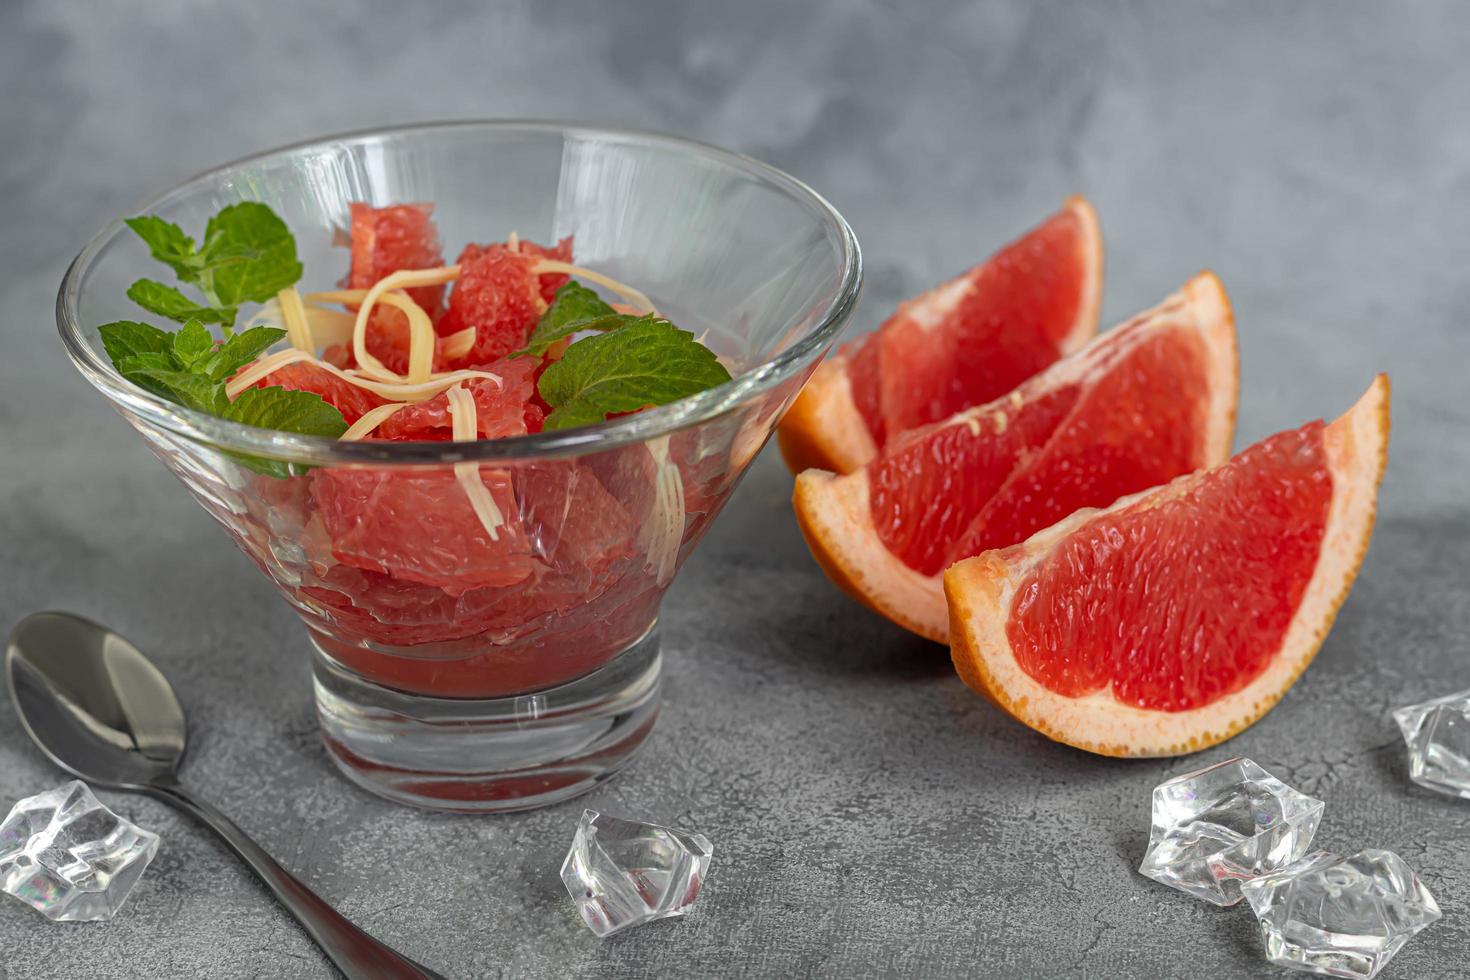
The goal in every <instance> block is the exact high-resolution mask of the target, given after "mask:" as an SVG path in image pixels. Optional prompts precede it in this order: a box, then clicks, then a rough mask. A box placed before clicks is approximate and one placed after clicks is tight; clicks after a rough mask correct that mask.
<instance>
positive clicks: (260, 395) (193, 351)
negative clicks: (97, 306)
mask: <svg viewBox="0 0 1470 980" xmlns="http://www.w3.org/2000/svg"><path fill="white" fill-rule="evenodd" d="M97 329H98V333H100V334H101V336H102V346H103V347H104V348H105V349H106V350H107V355H108V356H109V357H111V358H112V363H113V364H114V365H116V366H117V370H118V372H119V373H120V374H121V375H122V376H123V377H125V378H127V379H128V380H129V381H131V382H133V383H134V384H136V385H138V386H139V387H141V388H146V389H148V390H149V391H151V392H153V393H154V394H157V395H161V396H162V397H164V398H167V399H168V400H169V401H173V402H177V403H179V404H180V405H183V406H185V407H186V408H192V409H194V410H195V411H199V412H206V413H208V414H210V415H217V416H219V417H220V418H222V419H229V420H231V421H233V422H243V423H244V424H245V425H254V426H258V427H260V428H262V429H276V430H278V431H281V432H295V433H299V434H300V435H307V436H329V437H331V438H336V437H337V436H340V435H341V434H342V433H344V432H346V431H347V420H346V419H344V418H343V417H342V413H341V412H340V411H338V410H337V408H336V406H334V405H332V404H330V403H328V402H327V401H325V400H323V398H322V396H321V395H318V394H316V393H315V392H310V391H290V390H287V389H285V388H280V387H275V386H269V387H265V388H247V389H246V390H245V391H242V392H241V393H240V394H239V395H238V396H236V398H235V400H234V401H231V400H230V396H229V395H228V393H226V391H225V383H226V382H227V381H228V380H229V379H230V377H231V376H232V375H233V374H234V373H235V372H236V371H238V370H239V369H240V368H241V367H242V366H244V365H245V364H248V363H249V362H250V361H253V360H255V358H256V357H257V356H259V355H260V354H261V353H262V352H263V351H265V350H266V349H268V348H269V347H270V346H271V345H272V344H274V343H276V342H277V341H278V340H280V339H281V338H282V337H284V336H285V335H286V331H284V330H279V329H277V328H275V327H251V328H250V329H249V330H246V331H244V332H243V333H238V334H236V335H234V336H233V337H230V338H229V339H227V340H225V341H224V342H222V343H216V341H215V339H214V338H213V337H212V336H210V333H209V330H208V329H207V328H206V327H205V326H204V324H202V323H200V322H199V321H198V320H190V321H189V322H188V323H186V324H184V326H183V328H182V329H179V330H176V331H173V332H172V333H170V332H169V331H167V330H160V329H158V328H157V327H154V326H150V325H148V324H146V323H138V322H137V321H135V320H119V321H117V322H116V323H104V324H103V325H102V326H101V327H98V328H97ZM230 455H232V456H234V458H236V459H237V460H239V461H240V462H241V463H242V464H244V465H245V466H248V467H250V468H251V469H252V470H255V471H256V472H257V473H264V474H266V475H267V476H281V477H284V476H291V475H292V474H293V472H296V471H295V470H293V469H292V467H291V464H289V463H284V462H281V461H280V460H274V459H265V458H263V457H260V456H246V455H241V454H238V453H231V454H230Z"/></svg>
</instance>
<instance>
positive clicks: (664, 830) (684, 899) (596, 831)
mask: <svg viewBox="0 0 1470 980" xmlns="http://www.w3.org/2000/svg"><path fill="white" fill-rule="evenodd" d="M713 853H714V848H713V847H712V846H711V845H710V842H709V839H708V838H706V837H704V836H703V835H702V834H692V833H688V832H686V831H682V830H671V829H669V828H668V827H660V826H657V825H656V824H651V823H639V822H636V821H632V820H620V819H618V818H617V817H609V816H606V815H605V814H601V813H598V812H597V811H596V810H587V811H584V812H583V814H582V820H581V822H580V823H579V824H578V825H577V835H576V837H574V838H573V839H572V849H571V850H570V851H569V852H568V853H567V859H566V861H565V862H563V863H562V866H561V880H562V883H563V884H564V885H566V888H567V893H568V894H570V895H571V896H572V900H573V901H574V902H576V903H577V910H578V911H579V912H581V913H582V921H584V922H586V923H587V928H589V929H591V930H592V931H593V932H595V933H596V934H597V935H598V936H600V937H601V936H610V935H612V934H613V933H615V932H618V931H620V930H622V929H627V928H628V927H630V926H636V925H639V924H641V923H644V922H651V921H653V920H654V919H662V918H665V917H667V916H671V915H683V914H684V912H685V911H687V910H688V908H689V906H690V905H692V904H693V903H694V900H695V899H696V898H697V897H698V896H699V889H700V886H701V885H702V884H703V883H704V878H705V875H706V874H707V873H708V871H709V861H710V855H711V854H713Z"/></svg>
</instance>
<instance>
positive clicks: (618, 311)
mask: <svg viewBox="0 0 1470 980" xmlns="http://www.w3.org/2000/svg"><path fill="white" fill-rule="evenodd" d="M127 223H128V225H129V227H131V228H132V229H133V230H134V231H135V232H136V233H137V234H138V236H139V237H140V238H141V239H142V240H143V242H144V243H145V244H146V245H147V246H148V249H149V251H150V252H151V254H152V255H153V257H154V258H156V259H158V260H160V261H161V262H163V263H164V264H165V265H167V266H169V267H171V268H172V269H173V271H174V273H175V275H176V278H177V279H178V281H179V284H178V285H177V286H175V285H169V284H165V283H163V282H159V281H156V280H152V279H140V280H138V281H137V282H135V283H134V284H133V285H132V286H131V287H130V288H129V290H128V296H129V298H130V299H132V300H133V301H134V302H135V303H136V304H137V305H139V306H140V307H142V308H143V309H145V310H147V311H148V312H149V313H152V314H154V315H155V316H156V317H160V318H163V319H166V320H171V321H173V322H174V323H175V324H177V326H176V327H174V328H173V329H164V328H162V327H159V326H156V325H154V324H151V323H145V322H140V321H136V320H123V321H116V322H113V323H109V324H105V325H103V326H102V327H100V328H99V334H100V336H101V339H102V342H103V345H104V347H105V348H106V351H107V353H108V355H109V357H110V358H111V359H112V361H113V364H114V365H115V366H116V368H117V369H118V371H119V373H120V374H122V376H123V377H125V378H127V379H128V380H130V381H132V382H133V383H135V384H137V385H138V386H139V387H141V388H144V389H146V390H148V391H150V392H152V393H153V394H155V395H159V396H161V397H163V398H166V399H169V400H171V401H174V402H176V403H178V404H180V405H182V406H184V407H186V408H188V409H192V410H194V411H200V412H205V413H208V414H211V415H214V416H218V417H220V418H224V419H227V420H230V421H234V422H238V423H241V424H245V425H254V426H258V427H262V428H268V429H276V430H280V431H284V432H290V433H294V434H298V435H308V436H319V437H326V438H332V439H337V440H342V441H351V442H395V443H397V442H416V443H423V442H436V443H444V442H476V441H480V440H493V439H505V438H511V437H516V436H524V435H528V434H532V433H537V432H542V431H550V430H555V429H568V428H576V427H579V426H585V425H595V424H597V423H599V422H602V421H604V420H606V419H608V418H612V417H619V416H622V415H627V414H631V413H636V412H640V411H643V410H644V409H647V408H650V407H654V406H658V405H664V404H668V403H671V402H673V401H676V400H678V399H680V398H684V397H687V396H689V395H693V394H696V393H698V392H700V391H703V390H706V389H708V388H711V387H713V386H715V385H718V384H721V383H723V382H725V381H728V380H729V379H730V373H729V370H728V368H727V367H726V365H725V363H724V362H723V361H722V360H721V359H720V358H718V357H717V356H716V355H715V354H714V352H713V351H711V350H710V349H709V348H707V347H705V346H704V344H703V343H701V341H700V340H699V339H696V338H695V337H694V335H693V334H692V333H691V332H689V331H685V330H681V329H679V328H678V327H677V326H675V325H674V324H672V323H671V322H670V321H669V320H668V319H667V318H665V317H664V316H662V315H661V313H660V312H659V311H658V309H657V308H656V307H655V305H654V303H653V302H652V301H651V300H650V299H649V297H648V296H646V295H645V294H644V293H642V292H641V291H640V290H638V289H637V288H636V287H635V286H633V285H630V284H626V283H622V282H619V281H617V280H615V279H613V278H611V277H609V276H607V275H604V274H602V273H600V272H598V271H597V270H596V269H591V268H584V267H581V266H578V265H576V264H575V259H574V243H573V241H572V239H571V238H564V239H562V240H560V241H558V242H555V243H554V244H550V245H542V244H538V243H535V242H532V241H529V240H526V239H522V238H520V237H519V236H518V235H517V234H516V233H515V232H514V231H512V232H510V233H509V234H508V235H506V237H505V238H504V239H503V240H500V241H495V242H491V243H488V244H479V243H471V244H468V245H466V246H465V247H464V248H463V249H462V250H461V251H460V253H459V255H458V257H457V259H456V260H455V261H454V262H452V263H448V262H446V261H445V259H444V254H443V251H442V247H441V244H440V241H439V236H438V232H437V229H436V226H435V223H434V221H433V212H432V207H431V206H430V205H427V204H400V205H390V206H387V207H374V206H371V205H368V204H361V203H355V204H352V205H351V206H350V214H349V224H348V227H347V228H346V229H345V230H343V231H342V232H341V234H340V235H339V236H338V237H339V244H342V245H344V246H346V247H347V249H348V252H349V257H348V259H347V262H346V266H347V267H346V270H345V274H343V275H342V276H341V278H340V280H338V281H337V287H338V288H334V289H327V290H320V291H315V292H304V291H302V290H301V289H299V288H298V285H297V284H298V282H299V281H300V279H301V277H302V274H303V271H304V270H303V268H302V266H301V263H300V262H299V261H298V260H297V257H296V244H295V240H294V237H293V236H292V234H291V232H290V230H289V228H288V227H287V226H286V225H285V223H284V222H283V221H282V220H281V219H280V218H279V217H278V216H277V215H275V214H274V213H273V212H272V211H271V210H270V209H269V208H268V207H266V206H265V205H263V204H257V203H241V204H234V205H231V206H229V207H226V208H225V209H224V210H222V211H220V212H219V213H218V214H217V215H215V217H214V218H213V219H211V220H210V222H209V224H208V226H207V227H206V229H205V232H204V235H203V237H202V239H200V241H199V242H198V243H197V244H196V243H195V241H194V240H193V239H192V238H190V237H188V236H187V235H186V234H185V233H184V231H183V230H182V229H180V228H179V227H178V226H176V225H174V224H171V223H169V222H167V221H164V220H163V219H161V218H158V217H154V216H145V217H140V218H133V219H130V220H129V221H128V222H127ZM185 288H188V289H189V292H187V293H186V292H185ZM193 294H197V295H193ZM247 308H248V309H247ZM237 323H238V324H239V325H238V326H237ZM703 442H704V440H702V439H701V438H700V433H699V431H698V430H697V429H684V430H680V431H677V432H674V433H672V434H669V435H665V436H660V437H657V438H655V439H653V440H651V441H649V442H646V443H637V444H633V445H624V446H620V447H616V448H613V449H608V450H605V451H601V452H589V453H585V454H583V455H579V456H575V457H568V458H534V459H518V458H517V459H506V460H504V461H501V460H498V459H497V460H496V461H494V462H484V463H479V462H474V461H470V460H466V459H461V460H459V461H454V462H440V463H425V464H417V463H414V464H399V463H394V464H393V465H387V464H382V465H373V464H364V465H351V466H348V465H340V466H339V465H333V466H323V467H303V466H301V465H300V464H295V463H288V462H283V461H280V460H276V459H270V458H266V457H263V456H262V457H256V456H245V455H240V454H234V453H232V454H230V456H231V459H232V461H233V462H234V463H236V464H238V469H239V471H240V473H241V476H240V479H241V480H242V481H244V483H245V484H246V486H245V487H244V492H242V493H238V494H235V495H233V498H238V499H240V500H243V506H244V507H245V508H246V509H248V510H249V512H250V513H249V515H248V519H247V520H244V521H240V520H239V518H240V516H241V515H239V514H235V515H233V517H234V518H235V519H234V520H231V521H224V523H225V525H226V527H230V528H232V533H233V534H234V535H235V536H236V537H237V539H238V541H239V543H240V544H241V545H242V547H243V548H244V549H245V551H246V553H247V554H249V555H250V556H251V557H252V558H253V559H254V560H255V561H256V563H257V564H258V565H260V567H261V568H262V570H264V571H265V572H266V573H267V574H268V575H270V576H271V578H272V579H273V580H274V581H275V582H276V583H277V585H278V586H279V587H280V588H281V590H282V591H283V592H284V593H285V594H286V596H287V598H288V599H289V600H290V601H291V602H292V603H293V605H295V606H296V608H297V609H298V610H299V611H300V612H301V613H302V614H303V616H304V617H305V619H306V621H307V624H308V626H309V628H310V629H311V631H312V633H313V638H314V640H315V641H316V642H317V644H318V645H319V646H320V647H321V648H322V649H323V651H324V652H325V653H327V654H328V655H329V656H331V657H332V658H334V659H336V660H338V661H339V662H341V663H343V664H344V665H345V666H347V667H349V668H350V669H352V670H354V671H356V672H358V673H360V674H362V675H364V676H366V677H368V678H370V679H373V680H376V681H378V682H379V683H383V684H385V685H387V686H390V687H395V688H398V689H401V690H407V691H411V692H414V693H422V694H431V695H439V696H451V697H453V696H459V697H493V696H501V695H505V694H510V693H517V692H520V691H527V690H534V689H538V688H545V687H547V686H550V685H554V684H557V683H561V682H564V681H567V680H571V679H573V678H575V677H577V676H580V675H582V674H585V673H587V672H588V671H590V670H592V669H595V668H596V667H597V666H600V665H601V664H602V663H603V662H605V661H606V660H607V659H608V658H609V657H610V656H612V655H614V654H616V653H617V652H619V651H620V650H622V649H625V648H626V647H627V646H629V645H631V644H632V643H633V642H635V641H636V640H637V639H638V638H639V637H640V636H641V635H642V634H643V633H644V632H646V631H647V629H648V628H650V626H651V624H652V622H653V618H654V616H655V615H656V612H657V605H658V600H659V596H660V595H661V593H662V591H663V589H664V588H665V587H666V586H667V584H668V582H669V581H670V580H671V579H672V577H673V573H674V570H675V569H676V567H677V564H678V562H679V561H680V560H682V558H683V557H684V556H685V555H687V553H688V551H689V549H690V548H691V547H692V546H693V544H694V543H695V540H696V539H697V537H698V535H699V534H700V533H702V531H703V530H704V528H705V527H707V525H708V522H709V519H710V518H712V517H713V515H714V511H715V510H717V509H718V507H719V505H720V503H722V502H723V500H724V499H725V497H726V496H727V494H728V490H729V488H730V485H731V483H733V479H734V477H735V476H736V475H737V474H738V472H739V467H738V466H735V465H732V464H731V461H730V460H729V459H728V458H723V457H721V456H720V455H719V454H718V453H717V452H715V451H714V449H713V448H712V447H709V446H706V445H702V443H703ZM446 448H447V447H446ZM235 489H236V490H239V489H241V488H239V487H236V488H235ZM206 496H208V495H206ZM233 498H232V499H233ZM206 506H209V503H206ZM222 506H223V505H222ZM237 506H238V505H237Z"/></svg>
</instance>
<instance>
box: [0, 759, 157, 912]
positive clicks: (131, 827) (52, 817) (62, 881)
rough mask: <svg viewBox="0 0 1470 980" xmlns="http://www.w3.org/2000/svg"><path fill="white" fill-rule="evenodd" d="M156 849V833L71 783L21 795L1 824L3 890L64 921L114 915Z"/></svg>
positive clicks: (0, 879) (83, 786)
mask: <svg viewBox="0 0 1470 980" xmlns="http://www.w3.org/2000/svg"><path fill="white" fill-rule="evenodd" d="M157 850H158V835H157V834H154V833H150V832H149V831H146V830H144V829H143V828H141V827H139V826H137V825H136V824H134V823H132V822H131V821H129V820H125V819H124V818H122V817H120V816H118V815H117V814H115V813H113V812H112V811H111V810H109V809H108V808H107V807H105V806H103V805H102V802H101V801H100V800H98V799H97V797H95V796H93V795H92V791H91V790H90V789H89V788H88V787H87V784H86V783H83V782H82V781H81V780H72V781H71V782H69V783H65V784H63V785H61V786H58V787H57V788H56V789H53V790H48V791H47V792H45V793H40V794H38V795H36V796H31V797H27V798H26V799H24V800H21V801H20V802H19V803H17V804H16V805H15V806H14V807H13V808H11V811H10V815H9V816H7V817H6V818H5V822H4V823H3V824H0V888H3V889H4V890H5V891H6V892H8V893H10V894H11V895H14V896H15V897H16V898H18V899H20V900H21V901H22V902H25V903H26V904H27V905H29V906H31V907H32V908H34V909H35V910H36V911H37V912H40V913H41V914H42V915H44V916H46V917H47V918H49V919H53V920H55V921H57V922H97V921H101V920H104V919H110V918H112V917H113V916H114V915H116V914H117V910H118V909H120V908H122V904H123V902H125V901H126V900H127V897H128V895H129V893H131V892H132V890H133V886H134V885H136V884H137V883H138V879H139V878H140V877H142V875H143V871H144V869H145V868H147V867H148V862H150V861H152V860H153V855H154V853H155V852H157Z"/></svg>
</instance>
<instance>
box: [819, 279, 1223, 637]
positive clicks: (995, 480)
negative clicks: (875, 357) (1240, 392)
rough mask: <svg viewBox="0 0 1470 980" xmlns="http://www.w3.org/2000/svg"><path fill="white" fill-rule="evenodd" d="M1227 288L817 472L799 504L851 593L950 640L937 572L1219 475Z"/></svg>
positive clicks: (1196, 289) (830, 566)
mask: <svg viewBox="0 0 1470 980" xmlns="http://www.w3.org/2000/svg"><path fill="white" fill-rule="evenodd" d="M1237 377H1238V371H1237V365H1236V351H1235V329H1234V323H1233V321H1232V318H1231V315H1230V307H1229V302H1228V300H1227V299H1226V297H1225V292H1224V289H1223V288H1222V287H1221V286H1220V283H1219V280H1218V279H1216V278H1215V277H1214V276H1213V275H1211V274H1209V273H1205V274H1202V275H1200V276H1197V277H1195V278H1194V279H1193V280H1191V281H1190V282H1189V283H1188V284H1186V286H1185V287H1184V288H1183V289H1182V290H1181V291H1180V292H1178V293H1176V294H1174V295H1173V296H1171V297H1169V298H1168V299H1166V300H1165V301H1164V302H1163V303H1161V304H1160V305H1159V306H1158V307H1156V308H1154V309H1152V310H1149V311H1148V312H1146V313H1143V314H1140V315H1139V316H1137V317H1135V318H1134V319H1132V320H1130V321H1129V322H1127V323H1125V324H1123V325H1122V326H1120V327H1118V328H1116V329H1114V330H1112V331H1109V332H1108V333H1106V334H1104V335H1103V336H1101V337H1098V338H1097V339H1096V340H1094V341H1093V342H1092V343H1091V344H1089V345H1088V346H1087V347H1085V348H1083V349H1082V350H1081V351H1079V352H1077V353H1076V354H1074V355H1072V356H1071V357H1068V358H1066V359H1064V360H1062V361H1059V362H1057V363H1056V364H1053V365H1052V366H1051V367H1050V368H1048V369H1047V370H1045V371H1043V372H1042V373H1041V374H1039V375H1037V376H1036V377H1034V378H1032V379H1031V380H1030V381H1028V382H1026V383H1025V384H1023V385H1022V386H1021V387H1020V388H1018V389H1016V390H1015V391H1013V392H1011V393H1010V394H1008V395H1006V396H1003V397H1001V398H998V399H996V400H994V401H992V402H989V403H987V404H984V405H980V406H977V407H975V408H972V409H968V410H966V411H964V412H961V413H959V414H957V415H955V416H954V417H952V418H950V419H948V420H946V421H944V422H940V423H937V424H934V425H930V426H925V427H923V428H920V429H917V430H914V431H912V432H909V433H907V434H905V435H904V436H902V437H900V438H899V439H898V440H896V441H895V442H894V443H893V444H892V445H890V446H889V447H888V449H886V450H885V451H884V452H883V453H882V454H881V455H880V456H878V458H876V459H874V460H873V461H872V462H870V463H869V464H868V465H866V466H864V467H863V468H862V469H859V470H858V471H856V472H854V473H850V474H848V475H846V476H836V475H834V474H831V473H824V472H821V471H817V470H810V471H807V472H805V473H803V474H801V476H799V477H798V478H797V480H796V490H795V494H794V497H793V504H794V506H795V508H796V516H797V521H798V524H799V525H800V527H801V529H802V533H803V534H804V535H805V536H806V539H807V543H808V545H809V546H810V547H811V550H812V554H813V555H814V556H815V557H816V559H817V561H818V563H819V564H821V566H822V568H823V569H824V570H825V571H826V572H827V574H828V575H829V577H831V578H832V579H833V581H834V582H836V583H837V584H838V585H839V586H840V587H841V588H842V589H843V590H844V591H846V592H847V593H848V594H850V595H853V596H855V597H856V598H857V599H858V600H859V601H861V602H862V603H863V604H864V605H867V606H868V607H869V608H871V609H873V610H875V611H876V612H878V613H880V614H881V615H884V616H886V617H888V618H889V619H891V620H892V621H893V622H895V623H897V624H899V625H900V626H903V627H905V628H906V629H909V630H912V631H913V632H915V633H918V634H919V635H921V636H926V637H928V638H930V639H932V640H935V641H937V642H944V640H945V639H946V638H947V636H948V614H947V611H946V608H945V603H944V592H943V586H942V583H941V580H940V574H941V573H942V572H943V571H944V569H945V568H946V567H948V566H949V565H950V564H952V563H953V562H955V561H958V560H959V559H961V558H966V557H969V556H971V555H975V554H979V553H980V552H982V551H985V550H987V549H989V548H996V547H1004V546H1006V545H1009V544H1014V543H1015V542H1017V541H1021V540H1024V539H1025V538H1026V537H1027V536H1028V535H1030V534H1031V533H1033V532H1034V531H1037V530H1039V529H1041V528H1044V527H1046V526H1048V525H1050V524H1052V523H1054V522H1056V521H1057V520H1059V519H1060V518H1062V517H1064V516H1065V515H1067V514H1070V513H1071V512H1072V511H1074V510H1076V509H1077V508H1079V507H1095V506H1106V505H1107V504H1110V503H1112V502H1113V501H1114V500H1116V499H1117V498H1118V497H1121V496H1123V495H1124V494H1128V493H1134V492H1136V491H1139V490H1142V489H1145V488H1148V487H1152V486H1156V485H1157V484H1159V483H1162V482H1165V481H1167V480H1170V479H1172V478H1174V477H1176V476H1178V475H1180V474H1181V473H1188V472H1191V471H1193V470H1195V469H1199V468H1201V467H1205V466H1213V465H1216V464H1219V463H1221V462H1224V460H1225V459H1226V457H1227V456H1228V455H1229V452H1230V439H1231V435H1232V432H1233V430H1234V420H1235V400H1236V393H1237V389H1238V383H1237Z"/></svg>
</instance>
